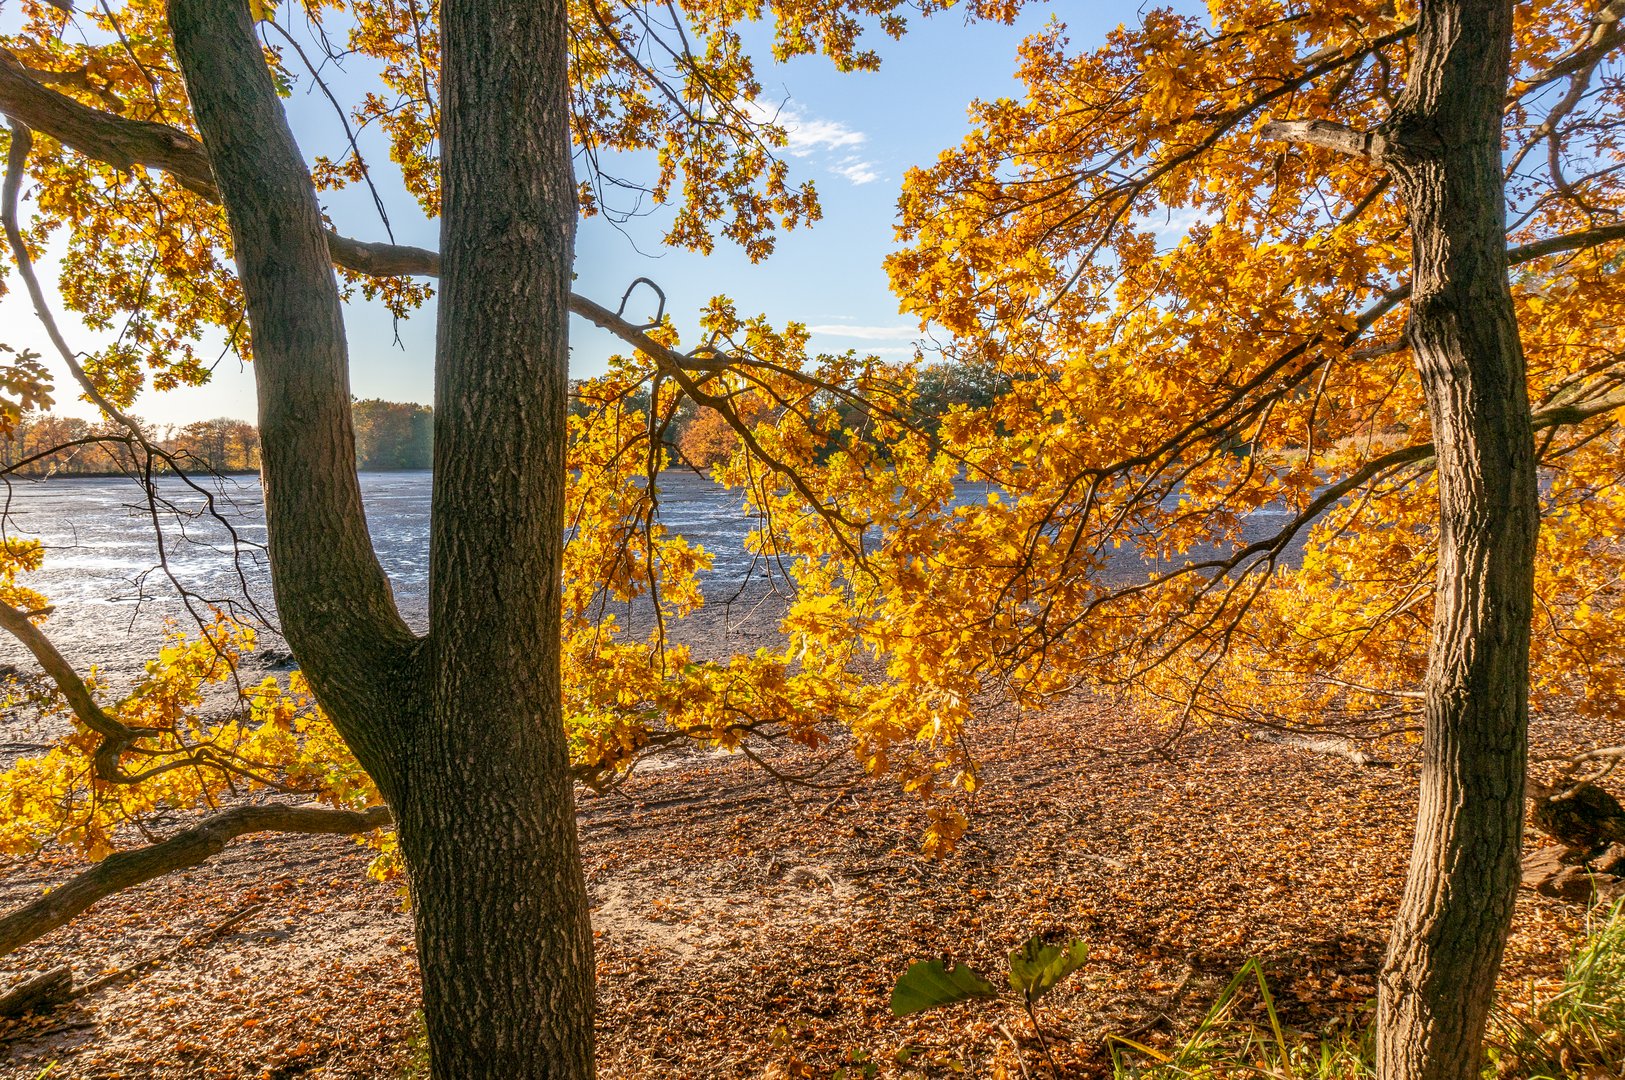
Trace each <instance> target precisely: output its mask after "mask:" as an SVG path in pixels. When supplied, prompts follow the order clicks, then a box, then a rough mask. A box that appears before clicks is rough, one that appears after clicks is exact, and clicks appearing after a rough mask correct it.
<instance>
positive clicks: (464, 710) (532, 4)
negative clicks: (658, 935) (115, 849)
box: [401, 0, 593, 1080]
mask: <svg viewBox="0 0 1625 1080" xmlns="http://www.w3.org/2000/svg"><path fill="white" fill-rule="evenodd" d="M441 19H442V41H443V46H442V48H443V53H442V55H443V57H444V61H443V65H442V80H443V82H442V91H441V99H442V109H441V115H442V125H443V131H442V136H443V143H442V145H443V148H444V149H443V156H442V167H441V176H442V185H443V186H442V194H441V206H442V219H441V243H440V257H441V279H440V280H441V291H440V325H439V337H438V342H437V349H436V354H437V355H436V362H435V437H434V442H435V446H434V465H435V483H434V506H433V532H432V536H433V539H432V549H431V555H430V574H429V576H430V610H431V612H432V617H433V620H434V627H435V631H434V635H433V638H432V641H431V647H430V651H429V658H428V659H429V667H430V672H431V679H432V684H433V708H432V713H431V716H430V719H429V724H428V728H427V730H426V731H425V732H424V733H423V737H422V739H421V740H420V742H419V746H418V756H417V758H416V760H415V761H414V762H413V763H412V768H411V779H410V782H409V785H408V793H407V799H406V803H405V806H404V807H403V811H404V812H403V815H402V820H401V839H402V842H403V844H404V846H405V850H406V854H407V858H408V861H409V863H410V865H411V867H412V894H413V900H414V907H415V911H416V917H417V927H418V952H419V957H420V961H421V963H422V965H423V981H424V1002H423V1004H424V1013H425V1015H426V1017H427V1020H428V1029H429V1043H430V1055H431V1059H432V1061H433V1065H434V1074H435V1076H437V1077H445V1078H448V1080H449V1078H453V1077H455V1078H458V1080H463V1078H468V1080H476V1078H480V1077H492V1078H504V1080H506V1078H512V1077H538V1078H540V1077H548V1078H553V1077H558V1078H572V1080H586V1078H589V1077H591V1076H592V1075H593V1064H592V1058H593V1054H592V1049H593V1042H592V1038H593V1030H592V1024H593V956H592V927H591V925H590V923H589V921H588V917H587V914H588V908H587V897H586V886H585V883H584V881H583V879H582V874H581V864H580V858H579V855H578V851H577V844H576V827H575V797H574V790H573V787H572V783H571V780H570V773H569V760H568V750H567V746H566V743H565V737H564V725H563V718H562V704H561V700H560V686H559V642H560V632H561V631H560V621H559V620H560V576H561V574H562V570H563V567H562V559H563V536H564V486H565V466H564V458H565V442H566V410H565V395H566V383H567V377H568V370H569V344H568V337H567V332H568V319H569V300H570V276H571V262H572V258H573V242H574V233H575V221H576V214H577V205H576V192H575V184H574V180H573V177H572V171H571V165H570V144H569V128H568V116H569V113H568V108H569V102H568V97H567V88H568V83H567V76H566V53H565V43H566V34H565V31H566V12H565V7H564V3H563V0H452V2H448V3H445V4H443V5H442V7H441Z"/></svg>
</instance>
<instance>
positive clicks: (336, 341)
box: [169, 0, 417, 798]
mask: <svg viewBox="0 0 1625 1080" xmlns="http://www.w3.org/2000/svg"><path fill="white" fill-rule="evenodd" d="M169 24H170V28H171V30H172V31H173V32H174V35H175V55H176V57H177V58H178V59H179V61H180V67H181V71H182V74H183V75H184V76H185V79H186V86H187V92H188V94H189V95H190V97H191V101H192V111H193V114H194V115H195V117H196V119H197V125H198V130H199V131H200V132H201V133H202V135H203V139H204V141H205V143H206V145H207V146H208V150H209V154H208V156H209V160H210V162H211V163H212V166H213V172H214V178H215V181H216V183H217V185H218V187H219V190H220V193H221V196H222V197H223V200H224V203H225V207H226V215H227V218H228V219H229V222H230V227H231V238H232V248H233V253H234V255H235V258H236V263H237V275H238V278H239V279H240V280H241V282H242V286H243V295H244V297H245V299H246V302H247V310H248V319H249V324H250V326H251V327H252V331H253V341H254V365H253V367H254V381H255V384H256V387H257V390H258V397H259V428H260V432H261V442H262V451H261V455H262V462H263V469H262V477H263V485H264V488H265V516H266V526H267V530H266V531H267V539H268V542H267V545H266V548H267V551H268V553H269V555H270V560H271V568H272V575H271V580H272V587H273V589H274V592H275V596H276V606H277V611H278V613H279V614H280V615H281V618H282V629H283V633H284V635H285V636H286V637H287V639H288V643H289V644H290V645H291V646H292V647H293V651H294V655H296V656H298V657H299V661H300V664H301V666H302V667H303V669H304V671H305V673H306V675H307V676H308V677H309V678H310V681H311V685H312V687H313V688H314V689H315V690H316V693H317V697H318V698H319V699H320V700H321V702H322V705H323V707H324V708H326V709H327V711H328V714H329V715H330V716H331V717H332V719H333V722H334V724H335V726H337V727H338V729H339V731H340V733H341V734H342V735H343V736H344V738H345V741H346V742H347V743H348V744H349V745H350V748H351V749H352V750H353V751H355V755H356V759H357V760H358V761H359V762H360V763H361V765H362V767H363V768H365V769H366V770H367V771H368V773H370V774H371V776H372V777H373V779H374V780H375V781H376V782H377V783H378V785H379V788H380V790H381V791H383V792H384V793H385V796H386V798H387V797H390V796H394V795H398V794H399V786H398V783H399V780H400V777H399V776H398V775H396V773H395V769H396V768H398V766H399V761H400V757H401V755H400V752H399V743H400V740H401V737H402V732H403V730H404V728H403V726H402V725H403V723H404V722H406V721H408V720H409V719H410V715H409V714H408V713H407V711H406V710H405V709H404V708H403V707H402V703H403V700H404V699H405V697H406V695H404V694H403V693H402V689H403V685H402V676H403V675H404V674H405V673H406V672H408V671H409V670H410V667H409V657H410V656H411V654H412V651H413V650H414V648H415V647H416V644H417V639H416V637H415V636H414V635H413V634H412V632H411V631H410V630H409V629H408V628H407V626H406V623H405V622H404V621H403V620H402V619H401V616H400V613H399V611H398V610H397V609H396V607H395V599H394V594H393V592H392V590H391V588H390V584H389V579H388V578H387V577H386V576H385V574H384V571H383V568H382V567H381V566H380V565H379V563H378V556H377V553H376V552H375V551H374V550H373V546H372V540H371V537H370V536H369V534H368V532H367V519H366V513H365V510H364V508H363V506H362V501H361V484H360V480H359V479H358V477H357V475H356V461H355V435H354V429H353V424H352V419H351V415H350V382H349V350H348V345H347V341H346V337H345V332H344V316H343V310H342V308H341V306H340V302H339V291H338V282H337V281H336V280H335V278H334V275H333V266H332V261H331V256H330V253H329V250H328V247H327V240H326V237H325V235H324V231H323V225H322V218H321V211H320V209H319V207H318V206H317V202H316V189H315V186H314V185H313V183H312V182H311V178H310V170H309V168H308V167H307V166H306V164H305V160H304V157H303V156H302V155H301V154H300V151H299V147H298V145H297V143H296V142H295V141H294V137H293V132H292V131H291V130H290V129H289V127H288V119H287V115H286V113H285V112H284V110H283V108H282V102H281V101H280V100H279V99H278V97H277V93H276V87H275V85H274V84H273V83H272V80H271V73H270V71H269V70H268V69H267V68H266V64H265V55H264V52H263V51H262V50H261V48H260V44H259V40H258V38H256V37H255V35H254V28H253V24H252V22H251V19H250V15H249V11H248V6H247V4H246V3H243V2H242V0H171V2H170V4H169Z"/></svg>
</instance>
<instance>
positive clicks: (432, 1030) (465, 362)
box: [170, 0, 593, 1080]
mask: <svg viewBox="0 0 1625 1080" xmlns="http://www.w3.org/2000/svg"><path fill="white" fill-rule="evenodd" d="M441 19H442V24H443V27H444V38H443V51H442V56H443V64H442V80H443V85H444V93H443V102H442V108H441V117H442V125H443V130H442V147H443V152H444V166H443V185H444V186H443V205H444V215H443V220H442V237H441V241H442V249H441V250H442V278H441V294H440V307H439V315H440V322H439V338H438V343H437V348H436V385H435V391H436V402H435V404H436V410H435V441H436V448H435V470H436V471H435V485H434V506H433V518H432V522H431V555H430V623H431V629H430V634H429V636H428V637H427V638H425V639H422V640H418V639H416V638H414V637H413V636H412V635H411V634H410V633H409V632H408V630H407V629H406V627H405V625H404V624H403V623H402V622H401V619H400V617H399V615H398V613H397V612H396V609H395V605H394V601H393V597H392V596H391V593H390V588H389V584H388V580H387V579H386V578H385V576H384V574H383V572H382V570H380V569H379V567H378V562H377V558H376V556H375V555H374V553H373V550H372V547H371V545H370V542H369V541H368V537H367V528H366V520H365V517H364V515H363V512H362V506H361V498H360V489H359V484H358V482H357V479H356V473H355V447H354V438H353V434H352V430H351V418H350V407H349V402H350V394H349V385H348V375H347V362H348V361H347V350H346V345H345V340H344V331H343V323H342V316H341V311H340V308H339V300H338V292H337V289H336V286H335V282H334V278H333V270H332V266H331V264H330V262H329V257H328V252H327V246H326V243H325V241H324V238H323V236H322V233H321V221H320V216H319V213H318V210H317V204H316V199H315V192H314V190H313V188H312V186H311V181H310V176H309V172H308V170H307V169H306V167H305V164H304V161H303V159H302V157H301V156H300V154H299V150H298V147H297V146H296V145H295V143H294V140H293V137H292V134H291V132H290V131H289V129H288V126H287V121H286V118H285V116H284V115H283V111H282V108H281V104H280V102H279V101H278V100H277V98H276V94H275V90H274V88H273V86H272V83H271V80H270V76H269V73H268V72H267V70H266V67H265V63H264V58H263V56H262V54H261V52H260V46H259V44H258V42H257V41H256V40H255V37H254V33H253V27H252V23H251V21H250V18H249V13H248V8H247V2H246V0H170V22H171V26H172V28H173V30H174V34H175V46H176V54H177V56H178V57H179V58H180V61H181V66H182V69H183V73H184V74H185V77H186V82H187V87H188V91H189V93H190V95H191V98H192V104H193V109H194V112H195V114H196V117H197V122H198V128H199V130H200V132H201V133H202V136H203V140H204V143H205V145H206V146H207V148H208V151H209V155H210V158H211V160H212V162H213V165H214V171H215V176H216V179H217V181H218V184H219V188H220V192H221V195H222V197H223V201H224V203H225V206H226V210H227V215H228V217H229V219H230V223H231V230H232V238H233V242H234V245H235V256H236V259H237V265H238V272H239V276H240V278H241V280H242V284H243V292H244V296H245V298H246V301H247V306H248V314H249V322H250V326H251V328H252V331H253V344H254V351H255V365H254V366H255V376H256V381H257V384H258V388H259V398H260V418H261V430H262V438H263V443H264V451H263V456H264V467H263V476H264V483H265V488H266V517H267V533H268V546H269V550H270V556H271V572H272V581H273V585H274V588H275V592H276V599H277V607H278V612H279V614H280V616H281V618H282V623H283V628H284V631H285V632H286V634H287V637H288V640H289V642H290V644H292V646H293V649H294V653H295V655H296V656H297V657H298V659H299V661H300V664H301V666H302V667H303V669H304V671H305V672H306V674H307V675H308V676H309V678H310V680H311V684H312V686H313V687H314V689H315V690H316V693H317V696H318V698H319V699H320V700H321V702H322V704H323V706H324V707H325V708H326V709H327V710H328V712H329V714H330V715H331V716H332V718H333V722H334V724H335V725H336V726H337V727H338V729H339V730H340V732H341V733H342V734H343V735H344V737H345V739H346V741H347V742H348V743H349V745H350V747H351V748H352V749H353V750H354V751H355V753H356V756H357V758H358V760H360V761H361V763H362V764H363V765H364V766H365V767H366V768H367V770H368V771H369V772H370V773H371V774H372V776H373V778H374V779H375V780H376V781H377V783H378V786H379V789H380V790H381V791H382V792H383V794H384V796H385V798H386V799H387V800H388V801H389V804H390V806H391V808H392V809H393V811H394V814H395V818H396V821H397V824H398V829H399V833H400V838H401V845H402V850H403V851H404V853H405V855H406V859H407V863H408V866H409V868H410V871H411V880H412V891H413V897H414V900H415V913H416V914H415V918H416V921H417V931H418V941H419V956H420V962H421V964H422V969H423V993H424V1011H425V1014H426V1017H427V1022H428V1031H429V1044H430V1056H431V1061H432V1068H433V1073H434V1075H435V1076H436V1077H437V1078H440V1080H452V1078H455V1080H484V1078H501V1080H544V1078H545V1080H588V1078H590V1077H591V1076H592V1074H593V1031H592V1021H593V960H592V932H591V928H590V925H589V922H588V909H587V898H586V891H585V886H584V883H583V880H582V874H581V867H580V861H579V858H578V853H577V846H576V833H575V813H574V794H573V791H572V787H571V782H570V774H569V762H568V756H567V748H566V745H565V739H564V730H563V724H562V718H561V712H562V709H561V703H560V687H559V659H560V658H559V642H560V633H559V588H560V581H559V577H560V572H561V566H562V557H563V521H564V513H563V500H564V449H565V433H566V427H565V424H566V420H565V385H566V373H567V364H568V351H567V343H566V333H567V319H568V307H567V305H568V296H569V282H570V264H571V259H572V243H573V236H574V227H575V215H576V199H575V190H574V184H573V181H572V177H571V168H570V147H569V141H568V140H569V127H568V123H569V114H568V95H567V82H566V78H567V76H566V53H565V49H566V40H567V23H566V12H565V7H564V2H563V0H445V2H443V3H442V5H441Z"/></svg>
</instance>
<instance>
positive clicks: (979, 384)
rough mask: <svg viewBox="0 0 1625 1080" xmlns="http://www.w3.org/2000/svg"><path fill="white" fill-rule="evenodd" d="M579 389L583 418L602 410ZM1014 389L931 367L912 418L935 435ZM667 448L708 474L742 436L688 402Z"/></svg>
mask: <svg viewBox="0 0 1625 1080" xmlns="http://www.w3.org/2000/svg"><path fill="white" fill-rule="evenodd" d="M579 384H580V380H575V381H574V382H572V384H571V391H572V393H571V408H572V409H574V410H575V411H576V412H578V413H583V412H586V411H588V410H590V409H592V408H595V407H597V406H596V405H595V403H594V402H591V401H587V400H584V399H583V398H582V397H581V396H580V395H578V394H577V393H575V391H576V389H577V387H578V386H579ZM1009 389H1010V376H1009V375H1006V374H1003V373H1001V372H999V371H998V370H997V369H996V368H993V367H991V366H987V365H982V364H967V363H961V362H958V361H944V362H942V363H937V364H928V365H926V366H924V367H922V368H920V369H919V370H918V371H917V372H915V374H914V376H913V385H912V389H911V391H910V394H909V406H908V409H909V414H910V416H911V418H912V420H913V421H914V423H916V424H917V425H918V426H919V427H920V428H922V429H924V430H926V431H929V432H935V431H936V430H937V428H938V427H939V426H940V425H941V423H942V418H943V417H944V416H946V415H947V414H948V413H949V412H950V411H952V410H953V409H954V408H955V407H956V406H964V407H966V408H971V409H981V408H987V407H988V406H990V405H992V404H993V402H994V401H995V400H997V399H998V397H999V396H1000V395H1001V394H1003V393H1005V392H1007V391H1008V390H1009ZM648 406H649V398H648V394H647V393H646V392H642V393H638V394H633V395H630V396H628V397H627V398H625V399H624V400H623V401H622V403H621V407H622V408H623V409H626V410H628V411H630V412H642V411H644V410H646V409H647V408H648ZM837 407H839V406H837ZM846 411H848V410H846V409H842V412H843V413H844V412H846ZM846 419H847V423H848V426H850V427H851V428H852V429H853V430H855V431H861V430H862V427H863V424H864V422H865V420H864V417H862V416H861V415H860V414H859V413H858V412H857V411H856V410H855V409H854V410H851V415H850V416H848V417H847V418H846ZM665 444H666V448H667V450H668V451H669V452H670V454H671V456H672V459H673V460H674V461H677V462H679V463H681V464H685V465H692V466H694V467H695V468H700V469H705V468H709V467H711V466H712V465H714V464H716V463H717V462H718V461H721V460H723V459H724V458H726V457H728V456H729V455H730V454H732V453H733V452H734V450H735V449H736V448H737V447H738V445H739V436H738V435H736V434H735V433H734V429H733V428H732V427H731V426H729V424H728V421H727V420H725V419H724V418H723V416H722V414H721V413H718V412H715V411H713V410H711V409H702V408H699V407H698V406H696V405H695V404H694V402H693V401H691V400H687V399H685V400H684V401H683V403H682V404H681V405H680V406H679V407H678V409H677V413H676V415H675V416H674V417H672V422H671V423H670V424H669V425H668V426H667V428H666V434H665Z"/></svg>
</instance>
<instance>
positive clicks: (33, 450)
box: [0, 363, 1009, 476]
mask: <svg viewBox="0 0 1625 1080" xmlns="http://www.w3.org/2000/svg"><path fill="white" fill-rule="evenodd" d="M574 389H575V384H572V391H574ZM1007 389H1009V379H1008V376H1004V375H1000V374H998V373H997V372H996V371H994V370H993V369H991V368H985V367H980V366H977V365H972V364H962V363H940V364H932V365H929V366H927V367H924V368H922V369H921V370H920V371H919V372H918V373H917V374H916V376H915V379H914V388H913V395H912V404H911V406H910V408H911V411H912V414H913V416H914V418H915V420H916V422H917V423H918V424H919V425H920V426H921V427H923V428H925V429H926V430H928V431H934V430H935V429H936V427H937V425H938V424H939V423H940V422H941V419H942V417H943V416H944V415H945V414H946V413H948V412H949V411H950V410H951V409H952V408H954V407H955V406H958V405H964V406H968V407H970V408H981V407H985V406H987V405H991V404H992V403H993V401H994V399H995V398H997V397H998V396H999V394H1001V393H1003V392H1004V391H1005V390H1007ZM571 406H572V408H574V409H576V410H577V411H582V410H586V409H590V408H592V407H593V405H592V403H590V402H584V401H581V400H580V399H579V398H577V397H576V396H575V394H574V393H573V392H572V396H571ZM647 407H648V396H647V394H646V393H645V394H639V395H633V396H631V397H628V398H627V399H626V400H625V401H624V402H623V403H622V408H624V409H627V410H628V411H634V412H635V411H642V410H644V409H646V408H647ZM352 415H353V417H354V422H355V447H356V462H357V465H358V466H359V467H360V468H361V469H362V470H363V471H368V472H385V471H394V470H404V469H428V468H430V467H432V466H433V464H434V410H433V409H431V408H429V406H427V405H418V404H415V403H413V402H403V401H384V400H382V399H381V398H366V399H364V400H359V401H356V402H355V403H354V404H353V406H352ZM852 421H853V423H854V425H856V424H859V423H861V418H860V417H858V416H857V415H855V414H854V416H853V417H852ZM148 430H149V432H150V433H151V434H152V436H153V438H154V440H155V441H156V442H157V443H158V444H159V445H160V446H162V447H163V448H164V449H165V450H167V451H169V452H170V453H171V454H173V455H174V456H175V458H176V460H177V461H179V462H181V463H182V464H183V465H186V466H188V467H191V468H195V469H196V470H197V471H199V472H217V473H243V472H258V471H259V467H260V437H259V432H258V431H257V430H256V429H255V427H254V425H253V424H250V423H248V422H247V421H246V420H233V419H231V418H229V417H218V418H216V419H213V420H197V421H194V422H193V423H190V424H184V425H173V424H171V425H162V426H149V428H148ZM665 441H666V445H667V447H668V449H669V450H670V451H672V457H673V459H674V460H676V461H678V462H682V463H684V464H688V465H693V466H695V467H697V468H702V469H703V468H709V467H710V466H711V465H713V464H715V463H716V462H718V461H720V460H722V459H723V458H725V457H727V456H728V455H729V454H731V453H733V451H734V448H735V446H736V445H737V442H738V436H737V435H735V434H734V431H733V429H732V428H731V427H729V426H728V424H727V422H726V421H725V420H724V419H723V418H722V416H721V415H720V414H718V413H715V412H712V411H711V410H709V409H701V408H697V407H696V406H695V405H694V403H693V402H692V401H684V402H683V404H682V406H681V408H679V409H678V411H677V415H676V416H675V417H674V418H673V420H672V423H671V424H670V425H669V426H668V427H667V429H666V438H665ZM134 462H135V459H134V457H133V455H131V453H130V451H129V448H128V447H127V446H126V445H125V443H124V442H123V441H122V438H121V436H120V434H119V433H118V431H117V430H116V429H114V428H110V427H108V426H107V425H106V424H103V423H92V422H90V421H88V420H81V419H78V418H77V417H69V416H58V415H56V414H55V413H49V412H29V413H24V414H23V416H22V418H21V419H20V420H19V421H18V422H17V423H16V424H15V425H14V427H13V428H12V430H11V431H9V432H0V469H5V470H7V471H8V472H12V473H14V474H18V475H23V476H106V475H112V474H118V473H123V472H127V471H128V470H130V469H131V468H133V467H134Z"/></svg>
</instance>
